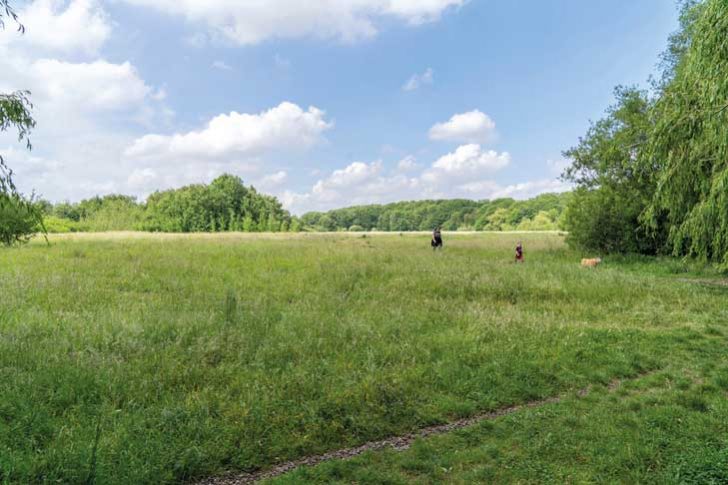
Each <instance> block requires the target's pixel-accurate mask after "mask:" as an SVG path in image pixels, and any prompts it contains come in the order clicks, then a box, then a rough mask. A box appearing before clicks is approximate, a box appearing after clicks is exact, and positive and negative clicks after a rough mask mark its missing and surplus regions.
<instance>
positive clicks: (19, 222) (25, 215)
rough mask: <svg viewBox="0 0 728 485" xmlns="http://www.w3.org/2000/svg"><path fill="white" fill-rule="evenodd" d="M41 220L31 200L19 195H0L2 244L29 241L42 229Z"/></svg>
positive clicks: (0, 240)
mask: <svg viewBox="0 0 728 485" xmlns="http://www.w3.org/2000/svg"><path fill="white" fill-rule="evenodd" d="M41 220H42V219H41V217H40V215H39V213H38V210H37V209H36V208H35V207H34V206H33V203H32V202H31V201H28V200H25V199H23V198H21V197H20V196H18V195H12V196H11V195H6V194H2V195H0V244H3V245H5V246H12V245H13V244H18V243H24V242H27V241H28V240H30V238H31V237H33V235H34V234H36V233H37V232H39V231H40V230H41V229H42V224H41Z"/></svg>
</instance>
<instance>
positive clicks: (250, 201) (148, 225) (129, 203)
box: [44, 174, 300, 232]
mask: <svg viewBox="0 0 728 485" xmlns="http://www.w3.org/2000/svg"><path fill="white" fill-rule="evenodd" d="M44 205H45V204H44ZM46 216H47V221H48V222H49V223H50V224H49V225H50V230H52V231H55V230H57V231H59V232H67V231H92V232H96V231H123V230H127V231H130V230H144V231H152V232H224V231H244V232H255V231H268V232H279V231H296V230H299V228H300V224H298V223H297V222H296V221H295V220H294V218H292V217H291V215H290V214H289V213H288V212H287V211H285V210H284V209H283V207H282V206H281V204H280V202H279V201H278V200H277V199H276V198H275V197H271V196H269V195H264V194H260V193H259V192H258V191H257V190H255V188H254V187H246V186H245V185H244V184H243V181H242V180H240V178H239V177H235V176H233V175H227V174H226V175H221V176H220V177H218V178H216V179H215V180H213V181H212V182H211V183H210V184H195V185H188V186H186V187H181V188H178V189H171V190H165V191H159V192H155V193H153V194H152V195H150V196H149V198H148V199H147V201H146V202H137V200H136V198H135V197H132V196H128V195H116V194H114V195H106V196H103V197H99V196H97V197H92V198H90V199H85V200H82V201H80V202H78V203H75V204H72V203H69V202H62V203H59V204H56V205H51V206H50V208H48V209H46Z"/></svg>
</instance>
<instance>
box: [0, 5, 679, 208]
mask: <svg viewBox="0 0 728 485" xmlns="http://www.w3.org/2000/svg"><path fill="white" fill-rule="evenodd" d="M17 5H18V9H19V10H20V14H21V19H22V21H23V22H24V24H25V25H26V28H27V33H26V34H25V35H24V36H22V37H21V36H19V35H18V34H16V33H15V32H14V31H13V30H12V29H7V30H6V31H5V32H0V58H2V60H0V69H2V70H3V72H5V73H7V76H5V77H4V78H3V79H0V90H2V91H8V90H11V89H19V88H29V89H31V90H32V91H33V99H34V101H35V104H36V109H35V113H36V117H37V119H38V128H37V130H36V131H35V133H34V136H33V142H34V146H35V148H34V150H33V151H32V152H31V153H26V152H25V151H23V147H22V145H19V144H17V143H15V142H14V140H13V138H12V137H9V136H3V137H0V152H2V153H3V154H4V155H5V156H6V157H7V158H8V162H9V163H10V165H11V166H12V167H13V168H14V169H15V170H16V172H17V176H16V178H17V180H18V182H19V184H20V186H21V187H22V188H23V189H24V190H26V191H30V190H33V189H35V190H36V191H37V192H38V193H40V194H41V195H43V196H45V197H47V198H49V199H51V200H64V199H68V200H78V199H80V198H84V197H88V196H91V195H94V194H97V193H100V194H103V193H110V192H116V193H128V194H134V195H137V196H139V197H145V196H146V195H148V194H149V193H150V192H152V191H154V190H156V189H164V188H169V187H175V186H179V185H183V184H188V183H195V182H205V181H209V180H210V179H211V178H213V177H214V176H216V175H218V174H220V173H223V172H229V173H235V174H237V175H240V176H241V177H242V178H243V179H244V180H245V181H246V182H247V183H252V184H254V185H255V186H256V187H258V188H259V189H260V190H262V191H264V192H268V193H272V194H275V195H277V196H279V197H280V198H281V200H282V201H283V202H284V204H285V205H286V207H287V208H289V209H290V210H292V211H293V212H295V213H301V212H304V211H307V210H322V209H329V208H334V207H341V206H346V205H350V204H355V203H356V204H359V203H369V202H389V201H394V200H402V199H417V198H449V197H467V198H473V199H485V198H493V197H501V196H512V197H516V198H525V197H530V196H533V195H536V194H538V193H541V192H545V191H556V190H565V189H566V188H567V187H566V186H565V185H564V184H563V183H562V182H560V181H558V180H557V175H558V172H559V170H560V169H561V168H562V167H563V164H564V161H563V160H562V159H561V151H562V150H564V149H566V148H568V147H570V146H572V145H573V144H574V143H576V141H577V139H578V137H579V136H580V135H582V134H583V133H584V132H585V130H586V129H587V127H588V122H589V120H590V119H596V118H598V117H599V116H600V115H601V113H602V112H603V111H604V109H605V108H606V107H607V105H608V104H609V103H610V102H611V100H612V90H613V88H614V86H615V85H617V84H641V85H643V86H644V85H646V81H647V78H648V76H649V75H650V74H652V73H654V72H655V65H656V63H657V61H658V55H659V53H660V52H661V51H662V49H663V48H664V46H665V43H666V39H667V36H668V35H669V34H670V33H671V32H672V31H674V30H675V29H676V28H677V11H676V7H675V5H674V4H673V2H671V1H670V0H640V1H639V2H635V1H633V0H630V1H628V0H611V1H609V2H606V1H600V2H584V1H583V0H553V1H548V2H544V1H535V0H529V1H526V0H521V1H509V2H503V1H495V0H491V1H488V0H470V1H466V0H337V1H335V2H334V1H321V2H300V1H298V0H270V1H269V2H257V1H246V0H240V1H239V2H229V1H225V0H209V1H208V2H199V1H194V0H174V1H173V0H117V1H114V2H102V1H98V0H35V1H32V2H26V3H22V4H20V3H19V4H17Z"/></svg>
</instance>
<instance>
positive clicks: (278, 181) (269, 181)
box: [255, 170, 288, 190]
mask: <svg viewBox="0 0 728 485" xmlns="http://www.w3.org/2000/svg"><path fill="white" fill-rule="evenodd" d="M286 180H288V174H287V173H286V171H285V170H279V171H277V172H275V173H271V174H268V175H266V176H264V177H263V178H262V179H260V181H259V182H257V183H256V184H255V185H256V186H257V187H258V188H260V189H263V190H273V189H277V188H278V187H281V186H282V185H283V184H284V183H286Z"/></svg>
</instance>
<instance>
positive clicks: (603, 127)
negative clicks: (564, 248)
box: [563, 87, 663, 254]
mask: <svg viewBox="0 0 728 485" xmlns="http://www.w3.org/2000/svg"><path fill="white" fill-rule="evenodd" d="M615 98H616V102H615V104H614V105H613V106H611V107H610V108H609V109H608V110H607V112H606V115H605V116H604V117H603V118H602V119H600V120H599V121H597V122H596V123H592V125H591V126H590V128H589V130H588V131H587V133H586V135H585V136H584V137H582V138H580V139H579V144H578V145H577V146H575V147H573V148H570V149H569V150H566V151H565V152H564V156H565V157H566V158H567V159H569V160H571V161H572V164H571V166H569V167H568V168H567V169H566V171H565V172H564V174H563V178H564V179H565V180H567V181H570V182H573V183H574V184H576V186H577V187H578V190H577V191H576V192H575V193H574V196H573V198H572V199H571V202H570V204H569V206H568V207H567V210H566V213H565V219H564V220H565V226H566V229H567V230H568V231H569V238H568V239H569V241H570V242H571V244H572V245H574V246H577V247H580V248H583V249H586V250H595V251H601V252H640V253H651V254H654V253H656V252H657V251H658V250H659V248H660V247H661V245H662V243H663V242H662V240H661V238H660V237H659V234H658V233H657V232H648V231H646V230H645V229H644V228H643V227H642V224H641V222H640V217H641V215H642V213H643V212H644V210H645V208H646V207H647V205H648V204H649V203H650V200H651V198H652V196H653V193H654V187H655V183H656V182H655V174H656V172H655V167H652V166H651V165H650V164H649V163H647V162H646V160H645V158H644V157H643V156H642V147H643V146H644V145H645V143H647V140H648V136H649V133H650V130H651V124H652V120H651V118H650V110H651V107H652V102H651V101H650V100H649V99H648V96H647V93H646V92H644V91H641V90H639V89H637V88H634V87H629V88H625V87H617V88H616V89H615Z"/></svg>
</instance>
